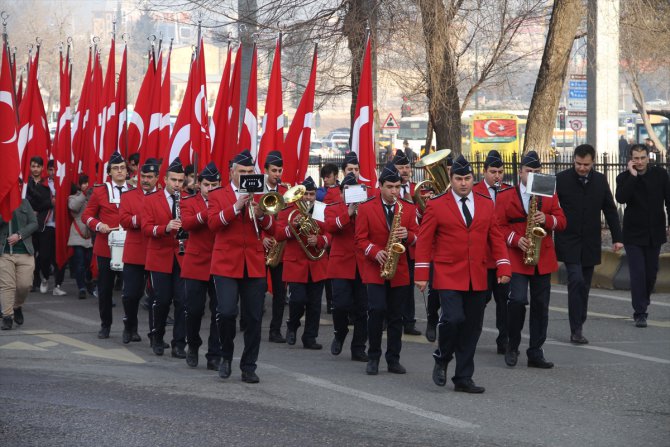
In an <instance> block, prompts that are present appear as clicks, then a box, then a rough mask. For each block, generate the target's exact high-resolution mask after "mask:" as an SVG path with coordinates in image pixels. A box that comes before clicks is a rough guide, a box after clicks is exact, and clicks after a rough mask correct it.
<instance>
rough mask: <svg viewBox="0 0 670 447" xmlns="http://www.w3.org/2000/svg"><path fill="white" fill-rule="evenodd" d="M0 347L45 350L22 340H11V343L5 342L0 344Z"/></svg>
mask: <svg viewBox="0 0 670 447" xmlns="http://www.w3.org/2000/svg"><path fill="white" fill-rule="evenodd" d="M0 349H12V350H17V351H46V349H44V348H41V347H39V346H36V345H31V344H29V343H25V342H22V341H13V342H11V343H7V344H6V345H2V346H0Z"/></svg>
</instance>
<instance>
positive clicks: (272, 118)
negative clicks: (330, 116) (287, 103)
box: [256, 36, 296, 172]
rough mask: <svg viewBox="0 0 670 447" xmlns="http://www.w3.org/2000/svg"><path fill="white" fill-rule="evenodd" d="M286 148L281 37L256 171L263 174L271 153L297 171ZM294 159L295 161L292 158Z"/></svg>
mask: <svg viewBox="0 0 670 447" xmlns="http://www.w3.org/2000/svg"><path fill="white" fill-rule="evenodd" d="M283 148H284V107H283V104H282V82H281V36H280V37H279V39H277V45H276V47H275V53H274V58H273V59H272V71H271V72H270V84H269V85H268V95H267V98H266V100H265V115H263V134H262V135H261V142H260V144H259V147H258V157H256V170H257V171H258V172H262V168H263V165H264V164H265V157H267V155H268V153H269V152H270V151H280V152H282V158H283V159H284V169H286V166H287V165H292V166H293V168H294V169H295V166H296V163H295V154H293V155H291V154H286V153H284V151H283ZM291 157H293V159H292V158H291Z"/></svg>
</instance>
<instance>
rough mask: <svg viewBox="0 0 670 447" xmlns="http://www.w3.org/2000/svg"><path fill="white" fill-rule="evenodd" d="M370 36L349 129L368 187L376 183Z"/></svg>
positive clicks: (354, 150) (353, 147) (363, 178)
mask: <svg viewBox="0 0 670 447" xmlns="http://www.w3.org/2000/svg"><path fill="white" fill-rule="evenodd" d="M370 52H371V51H370V36H369V35H368V39H367V43H366V44H365V56H364V57H363V68H362V69H361V80H360V84H359V85H358V97H357V98H356V108H355V113H354V125H353V129H352V131H351V150H352V151H353V152H355V153H356V155H358V162H359V163H360V168H361V170H360V181H361V182H362V183H365V184H367V185H368V186H370V187H373V188H374V187H375V186H376V184H377V171H376V170H375V168H376V167H377V163H376V160H375V142H374V119H373V116H372V112H373V105H372V63H371V56H370Z"/></svg>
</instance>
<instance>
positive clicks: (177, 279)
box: [149, 256, 186, 348]
mask: <svg viewBox="0 0 670 447" xmlns="http://www.w3.org/2000/svg"><path fill="white" fill-rule="evenodd" d="M172 258H173V260H172V262H173V264H172V273H161V272H151V273H150V275H151V286H152V288H153V290H154V299H153V304H152V305H151V310H150V311H149V329H150V331H151V332H150V334H149V335H152V336H154V337H157V338H158V339H159V340H162V339H163V337H164V336H165V321H166V320H167V316H168V313H169V312H170V303H174V326H172V342H171V343H170V344H171V346H172V347H173V348H174V347H175V346H178V347H180V348H184V347H185V346H186V324H185V322H184V280H183V279H182V278H181V268H180V267H179V263H178V262H177V258H176V257H175V256H173V257H172Z"/></svg>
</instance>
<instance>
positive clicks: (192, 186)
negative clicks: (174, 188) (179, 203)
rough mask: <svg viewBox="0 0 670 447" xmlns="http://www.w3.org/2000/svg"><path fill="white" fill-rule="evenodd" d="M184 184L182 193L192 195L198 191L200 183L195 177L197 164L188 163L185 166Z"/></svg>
mask: <svg viewBox="0 0 670 447" xmlns="http://www.w3.org/2000/svg"><path fill="white" fill-rule="evenodd" d="M184 174H185V177H184V185H183V186H182V194H183V195H184V196H192V195H194V194H195V193H196V191H198V188H199V187H198V183H197V182H196V179H195V166H193V165H188V166H186V167H185V168H184Z"/></svg>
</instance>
